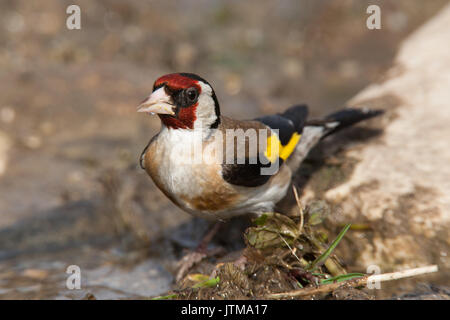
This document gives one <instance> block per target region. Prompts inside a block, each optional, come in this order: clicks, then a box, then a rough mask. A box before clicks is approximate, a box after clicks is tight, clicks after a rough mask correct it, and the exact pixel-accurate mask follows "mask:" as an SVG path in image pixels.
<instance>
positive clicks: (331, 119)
mask: <svg viewBox="0 0 450 320" xmlns="http://www.w3.org/2000/svg"><path fill="white" fill-rule="evenodd" d="M383 113H384V111H383V110H371V109H354V108H347V109H344V110H340V111H337V112H334V113H332V114H330V115H328V116H326V117H325V118H323V119H318V120H309V121H307V122H306V126H316V127H322V128H323V129H324V130H323V135H322V136H321V139H323V138H325V137H327V136H329V135H330V134H333V133H335V132H337V131H339V130H341V129H344V128H347V127H350V126H352V125H354V124H356V123H358V122H360V121H363V120H367V119H370V118H373V117H376V116H378V115H381V114H383Z"/></svg>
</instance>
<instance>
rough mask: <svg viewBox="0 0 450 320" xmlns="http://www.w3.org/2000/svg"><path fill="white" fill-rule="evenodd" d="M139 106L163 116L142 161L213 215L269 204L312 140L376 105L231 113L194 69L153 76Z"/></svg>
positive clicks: (181, 201) (166, 189)
mask: <svg viewBox="0 0 450 320" xmlns="http://www.w3.org/2000/svg"><path fill="white" fill-rule="evenodd" d="M138 112H146V113H150V114H157V115H158V116H159V118H160V120H161V130H160V132H159V133H158V134H157V135H156V136H154V137H153V138H152V139H151V140H150V142H149V143H148V144H147V146H146V147H145V149H144V151H143V152H142V154H141V157H140V164H141V167H142V168H143V169H145V171H146V172H147V173H148V175H149V176H150V177H151V178H152V180H153V181H154V183H155V184H156V186H157V187H158V188H159V189H160V190H161V191H162V192H163V193H164V194H165V195H166V196H167V197H168V198H169V199H170V200H171V201H172V202H173V203H175V204H176V205H177V206H178V207H180V208H181V209H183V210H185V211H186V212H188V213H190V214H193V215H196V216H200V217H203V218H207V219H219V220H224V219H228V218H231V217H233V216H236V215H241V214H249V213H254V214H261V213H264V212H269V211H272V210H273V208H274V206H275V204H276V203H277V202H279V201H280V200H281V199H282V198H283V197H284V196H285V195H286V192H287V190H288V188H289V186H290V183H291V177H292V175H293V174H294V173H295V171H296V170H297V168H298V167H299V166H300V164H301V162H302V161H303V159H304V158H305V157H306V155H307V154H308V152H309V151H310V150H311V148H312V147H314V146H315V145H316V144H317V143H318V142H319V141H320V140H321V139H323V138H324V137H326V136H328V135H330V134H332V133H334V132H336V131H338V130H340V129H342V128H344V127H347V126H350V125H353V124H355V123H357V122H359V121H362V120H365V119H369V118H372V117H374V116H377V115H379V114H380V113H381V111H379V110H365V109H350V108H347V109H344V110H342V111H339V112H336V113H333V114H331V115H328V116H327V117H325V118H323V119H319V120H313V121H311V120H310V121H308V120H307V116H308V108H307V107H306V106H305V105H296V106H293V107H290V108H288V109H287V110H286V111H284V112H283V113H280V114H275V115H267V116H263V117H260V118H257V119H254V120H245V121H242V120H234V119H231V118H229V117H226V116H222V115H221V109H220V107H219V102H218V99H217V97H216V94H215V93H214V90H213V88H212V86H211V85H210V84H209V83H208V82H207V81H206V80H204V79H203V78H201V77H199V76H198V75H195V74H192V73H173V74H167V75H164V76H162V77H160V78H159V79H157V80H156V81H155V83H154V86H153V91H152V93H151V94H150V95H149V96H148V97H147V98H146V99H145V100H144V101H143V102H142V103H141V105H140V106H139V107H138ZM219 155H220V156H219Z"/></svg>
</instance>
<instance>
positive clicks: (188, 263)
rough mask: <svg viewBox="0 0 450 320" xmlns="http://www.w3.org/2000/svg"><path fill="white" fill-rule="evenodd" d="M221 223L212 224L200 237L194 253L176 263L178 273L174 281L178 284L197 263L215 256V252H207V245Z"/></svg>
mask: <svg viewBox="0 0 450 320" xmlns="http://www.w3.org/2000/svg"><path fill="white" fill-rule="evenodd" d="M222 225H223V223H222V222H221V221H218V222H216V223H214V225H213V226H212V228H210V229H209V230H208V231H207V232H206V234H205V235H204V236H203V237H202V239H201V241H200V243H199V244H198V246H197V248H196V249H195V251H194V252H190V253H188V254H187V255H185V256H184V257H183V258H182V259H181V260H180V262H178V272H177V276H176V281H177V282H179V281H180V280H181V279H183V277H184V276H185V275H186V273H187V272H188V271H189V270H190V269H191V268H192V267H193V266H194V265H195V264H197V263H199V262H200V261H202V260H203V259H205V258H206V257H208V256H211V255H215V254H217V253H218V252H217V250H213V251H208V249H207V248H208V244H209V243H210V242H211V240H212V239H213V238H214V236H215V235H216V234H217V232H218V231H219V230H220V228H221V227H222Z"/></svg>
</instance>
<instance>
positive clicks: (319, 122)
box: [289, 108, 384, 170]
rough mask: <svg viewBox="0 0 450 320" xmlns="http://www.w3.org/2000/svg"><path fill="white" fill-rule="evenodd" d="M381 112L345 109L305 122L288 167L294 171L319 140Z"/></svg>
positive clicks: (381, 111)
mask: <svg viewBox="0 0 450 320" xmlns="http://www.w3.org/2000/svg"><path fill="white" fill-rule="evenodd" d="M383 112H384V111H383V110H369V109H353V108H347V109H344V110H341V111H337V112H335V113H332V114H330V115H328V116H326V117H324V118H322V119H314V120H309V121H307V122H306V123H305V126H304V128H303V134H302V138H301V140H300V142H299V143H298V145H297V147H296V150H295V152H294V154H293V155H292V157H291V158H290V159H289V166H290V167H291V168H292V169H293V170H296V169H297V168H298V167H299V166H300V163H301V162H302V161H303V160H304V159H305V157H306V156H307V155H308V152H309V151H310V150H311V149H312V148H313V147H314V146H315V145H316V144H317V143H318V142H319V141H320V140H321V139H323V138H325V137H327V136H329V135H331V134H333V133H335V132H337V131H339V130H341V129H344V128H347V127H349V126H351V125H354V124H356V123H358V122H360V121H363V120H367V119H370V118H373V117H376V116H378V115H381V114H383Z"/></svg>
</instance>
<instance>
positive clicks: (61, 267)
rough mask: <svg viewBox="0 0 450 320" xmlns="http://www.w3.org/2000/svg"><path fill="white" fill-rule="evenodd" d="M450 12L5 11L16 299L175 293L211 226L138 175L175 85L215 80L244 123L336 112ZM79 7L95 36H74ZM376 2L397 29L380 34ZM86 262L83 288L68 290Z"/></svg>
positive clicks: (348, 5) (9, 235)
mask: <svg viewBox="0 0 450 320" xmlns="http://www.w3.org/2000/svg"><path fill="white" fill-rule="evenodd" d="M446 3H447V1H446V0H434V1H419V0H415V1H411V0H397V1H365V0H364V1H362V0H341V1H324V0H314V1H313V0H295V1H294V0H292V1H282V2H279V1H269V0H258V1H253V0H251V1H234V0H229V1H219V0H200V1H188V0H182V1H176V2H175V1H145V2H144V1H138V0H132V1H127V2H126V3H125V2H124V1H118V0H117V1H113V0H105V1H96V2H94V1H87V0H86V1H60V0H46V1H25V0H23V1H21V0H2V1H1V2H0V298H49V299H53V298H60V299H64V298H83V297H84V296H85V295H86V293H88V292H89V293H93V294H95V296H96V297H97V298H140V297H145V296H150V295H157V294H160V293H163V292H165V291H167V290H168V289H170V288H171V286H172V280H173V276H172V274H173V271H174V261H176V260H177V259H178V258H179V256H180V252H181V251H182V249H183V248H192V247H194V246H195V244H196V237H195V235H198V234H199V232H198V231H197V228H202V226H203V225H202V222H201V221H200V222H196V223H193V222H192V218H191V217H190V216H188V215H187V214H186V213H184V212H182V211H181V210H180V209H178V208H177V207H175V206H174V205H172V204H171V203H170V202H169V200H167V199H166V198H165V197H164V196H163V195H162V193H160V192H159V191H158V190H157V189H156V187H155V186H154V185H153V183H152V182H151V180H150V179H149V178H148V177H147V175H146V174H145V173H144V172H143V171H142V170H140V168H138V157H139V155H140V152H141V151H142V150H143V148H144V147H145V145H146V144H147V142H148V140H149V139H150V138H151V137H152V136H153V135H154V134H155V133H157V132H158V129H159V120H158V119H157V118H156V117H148V116H145V115H142V114H137V113H136V112H135V111H136V107H137V105H138V103H139V102H140V101H141V100H142V99H143V98H144V97H146V96H147V95H148V94H149V93H150V91H151V88H152V85H153V82H154V81H155V79H156V78H158V77H159V76H160V75H163V74H165V73H170V72H178V71H184V72H193V73H197V74H199V75H200V76H202V77H204V78H205V79H207V80H208V81H209V82H210V83H211V84H212V85H213V87H214V89H215V91H216V94H217V96H218V98H219V102H220V103H221V108H222V112H223V114H225V115H229V116H232V117H236V118H241V119H245V118H251V117H254V116H257V115H260V114H264V113H273V112H278V111H281V110H283V109H284V108H286V107H288V106H289V105H292V104H295V103H307V104H308V105H309V106H310V108H311V113H312V115H313V116H320V115H324V114H325V113H327V112H330V111H333V110H335V109H338V108H342V107H343V106H345V105H346V101H347V100H349V99H350V98H351V97H352V96H353V95H355V94H356V93H358V91H359V90H361V89H362V88H364V87H365V86H367V85H368V84H370V83H372V82H376V81H379V80H380V78H381V77H382V75H383V73H384V72H385V71H386V70H387V69H388V68H389V67H390V66H391V64H392V62H393V58H394V57H395V53H396V50H397V48H398V46H399V44H400V42H401V40H402V39H404V38H405V37H406V36H407V35H408V34H409V33H410V32H411V31H413V30H414V29H416V28H417V27H418V26H420V25H421V24H422V23H423V22H425V21H426V20H427V19H429V18H430V17H432V16H433V15H434V14H436V13H437V12H438V11H439V9H440V8H441V7H442V6H443V5H445V4H446ZM70 4H77V5H79V6H80V8H81V30H68V29H67V28H66V19H67V17H68V15H67V14H66V8H67V7H68V6H69V5H70ZM370 4H378V5H379V6H380V7H381V14H382V29H381V30H368V29H367V27H366V19H367V17H368V14H367V13H366V9H367V7H368V6H369V5H370ZM235 233H236V235H235V238H236V239H238V240H236V243H241V242H242V235H241V234H239V232H238V231H236V232H235ZM197 238H198V237H197ZM231 238H232V237H231ZM236 246H238V244H236ZM347 263H348V264H350V265H351V261H347ZM72 264H75V265H78V266H80V268H81V270H82V287H83V290H75V291H69V290H67V289H66V287H65V279H66V277H67V274H65V270H66V267H67V266H68V265H72Z"/></svg>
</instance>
